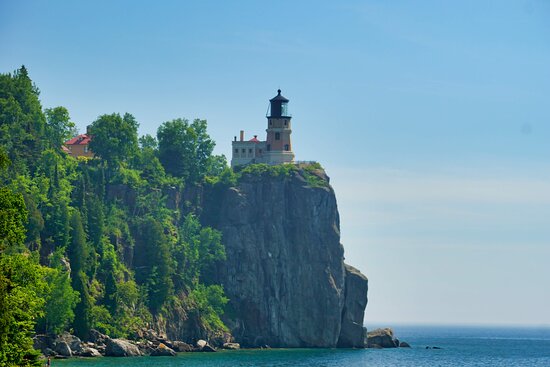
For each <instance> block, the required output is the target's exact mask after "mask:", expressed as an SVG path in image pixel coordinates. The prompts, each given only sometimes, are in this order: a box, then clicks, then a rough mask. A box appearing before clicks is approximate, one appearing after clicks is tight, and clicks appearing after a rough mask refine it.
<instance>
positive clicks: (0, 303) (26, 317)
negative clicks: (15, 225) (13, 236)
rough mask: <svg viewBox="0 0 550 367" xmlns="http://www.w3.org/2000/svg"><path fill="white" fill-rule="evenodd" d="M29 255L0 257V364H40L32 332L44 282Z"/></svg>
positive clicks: (38, 313)
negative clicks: (34, 348)
mask: <svg viewBox="0 0 550 367" xmlns="http://www.w3.org/2000/svg"><path fill="white" fill-rule="evenodd" d="M42 277H43V271H42V268H41V267H40V265H38V264H36V263H35V262H34V260H32V259H31V257H30V256H28V254H14V255H5V254H4V255H2V256H0V365H1V366H39V365H40V362H39V360H38V355H39V353H38V352H36V351H35V350H33V347H32V345H33V343H32V339H31V333H32V331H33V329H34V324H35V318H36V317H37V316H38V317H41V316H42V315H43V311H42V309H43V306H44V299H43V298H41V297H40V296H39V295H40V294H44V289H45V288H46V283H45V282H44V280H43V279H42Z"/></svg>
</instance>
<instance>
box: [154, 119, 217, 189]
mask: <svg viewBox="0 0 550 367" xmlns="http://www.w3.org/2000/svg"><path fill="white" fill-rule="evenodd" d="M206 127H207V124H206V120H199V119H195V120H194V121H193V122H192V123H191V124H190V123H189V121H188V120H186V119H176V120H172V121H167V122H165V123H163V124H162V125H161V126H160V127H159V128H158V131H157V138H158V142H159V159H160V162H161V163H162V165H163V166H164V169H165V170H166V172H167V173H169V174H171V175H172V176H176V177H181V178H183V179H184V181H185V182H189V183H197V182H200V181H201V180H202V179H203V178H204V176H205V175H206V174H207V170H208V168H209V164H210V165H212V164H213V163H212V162H210V156H211V154H212V150H213V149H214V145H215V143H214V141H213V140H212V139H211V138H210V136H209V135H208V134H207V132H206Z"/></svg>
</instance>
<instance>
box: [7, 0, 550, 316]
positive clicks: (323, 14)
mask: <svg viewBox="0 0 550 367" xmlns="http://www.w3.org/2000/svg"><path fill="white" fill-rule="evenodd" d="M0 45H1V47H0V71H1V72H10V71H13V70H14V69H16V68H18V67H19V66H20V65H21V64H25V65H26V66H27V67H28V69H29V72H30V75H31V78H32V79H33V80H34V81H35V82H36V83H37V85H38V86H39V88H40V89H41V91H42V95H41V99H42V103H43V105H44V107H53V106H58V105H62V106H65V107H67V108H68V109H69V111H70V113H71V116H72V118H73V120H74V121H75V122H76V123H77V124H78V126H79V127H80V128H81V130H83V129H84V128H85V126H86V125H87V124H90V123H91V122H92V121H93V120H94V119H95V118H96V117H97V116H98V115H100V114H103V113H111V112H121V113H123V112H126V111H127V112H130V113H132V114H134V115H135V116H136V118H137V119H138V121H139V122H140V124H141V128H140V132H141V133H153V134H154V133H155V131H156V128H157V127H158V126H159V124H161V123H162V122H164V121H166V120H169V119H173V118H177V117H187V118H190V119H192V118H196V117H200V118H205V119H207V120H208V123H209V130H210V134H211V135H212V136H213V138H214V139H215V140H216V142H217V147H216V151H217V153H223V154H226V155H229V154H230V141H231V139H232V138H233V136H234V135H237V134H238V131H239V130H240V129H244V130H246V132H247V135H248V136H250V135H252V134H258V135H260V137H262V136H263V135H264V134H265V124H266V120H265V112H266V109H267V103H268V99H269V98H271V97H273V96H274V95H275V94H276V90H277V88H279V87H280V88H281V89H282V90H283V95H285V96H286V97H287V98H289V99H290V106H289V107H290V109H291V113H292V114H293V135H292V137H293V144H294V149H295V153H296V155H297V159H300V160H317V161H319V162H321V163H322V164H323V165H324V166H325V167H326V169H327V172H328V174H329V175H330V176H331V182H332V184H333V186H334V188H335V190H336V194H337V198H338V203H339V209H340V214H341V219H342V222H341V230H342V242H343V243H344V246H345V249H346V259H347V261H348V262H349V263H351V264H352V265H355V266H356V267H358V268H359V269H361V270H362V271H363V272H364V273H365V274H367V275H368V276H369V279H370V290H369V305H368V307H367V313H366V322H367V323H368V324H384V323H385V324H390V325H391V324H396V323H405V322H406V323H474V324H476V323H489V324H537V325H540V324H546V325H549V324H550V312H549V311H548V310H549V309H550V286H549V281H550V265H549V260H550V2H548V1H544V0H527V1H521V0H517V1H478V0H475V1H455V2H451V1H391V2H386V1H342V2H339V1H338V2H336V1H324V2H323V1H300V2H297V1H277V2H269V3H267V2H257V1H239V2H222V1H185V2H183V1H172V2H167V1H164V2H139V1H93V2H82V1H48V2H46V1H15V0H14V1H8V0H2V1H0Z"/></svg>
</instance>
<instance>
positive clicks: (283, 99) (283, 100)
mask: <svg viewBox="0 0 550 367" xmlns="http://www.w3.org/2000/svg"><path fill="white" fill-rule="evenodd" d="M269 101H270V102H273V101H281V102H288V99H286V98H285V97H283V96H282V95H281V90H280V89H278V90H277V95H276V96H275V97H273V98H271V99H270V100H269Z"/></svg>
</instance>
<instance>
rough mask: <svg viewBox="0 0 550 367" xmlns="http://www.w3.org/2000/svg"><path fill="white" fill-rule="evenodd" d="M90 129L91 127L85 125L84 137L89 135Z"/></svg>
mask: <svg viewBox="0 0 550 367" xmlns="http://www.w3.org/2000/svg"><path fill="white" fill-rule="evenodd" d="M91 127H92V125H87V126H86V135H90V128H91Z"/></svg>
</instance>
